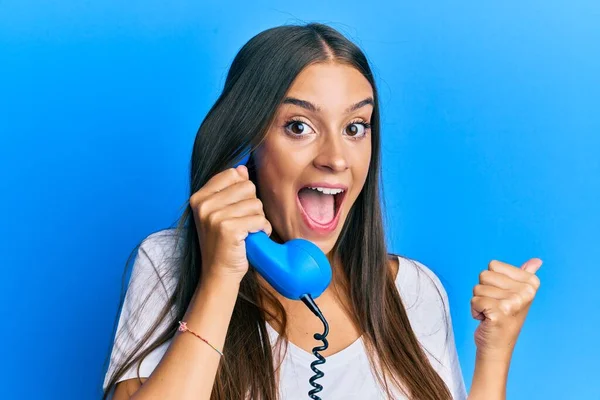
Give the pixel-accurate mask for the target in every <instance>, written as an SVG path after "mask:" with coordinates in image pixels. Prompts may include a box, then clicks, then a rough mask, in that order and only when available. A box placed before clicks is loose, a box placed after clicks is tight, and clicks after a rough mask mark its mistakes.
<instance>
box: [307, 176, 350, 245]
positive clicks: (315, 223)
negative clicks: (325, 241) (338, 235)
mask: <svg viewBox="0 0 600 400" xmlns="http://www.w3.org/2000/svg"><path fill="white" fill-rule="evenodd" d="M335 186H336V187H332V186H331V185H323V186H319V185H318V184H315V185H314V186H313V185H311V186H305V187H303V188H302V189H300V190H299V191H298V194H297V196H296V198H297V202H298V207H299V208H300V213H301V214H302V219H303V220H304V223H305V224H306V225H307V226H308V227H309V228H310V229H312V230H313V231H315V232H317V233H321V234H326V233H329V232H331V231H333V230H335V229H336V227H337V225H338V222H339V219H340V214H341V212H340V210H341V209H342V204H343V202H344V198H345V197H346V192H347V188H346V187H344V186H340V185H335Z"/></svg>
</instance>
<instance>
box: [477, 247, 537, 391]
mask: <svg viewBox="0 0 600 400" xmlns="http://www.w3.org/2000/svg"><path fill="white" fill-rule="evenodd" d="M541 265H542V260H540V259H539V258H532V259H530V260H529V261H527V262H526V263H525V264H523V265H522V266H521V267H520V268H518V267H515V266H513V265H510V264H507V263H503V262H500V261H497V260H492V261H491V262H490V263H489V265H488V269H487V270H485V271H483V272H481V274H480V275H479V284H478V285H475V287H474V288H473V298H472V299H471V314H472V316H473V318H475V319H478V320H480V321H481V323H480V324H479V326H478V327H477V329H476V331H475V344H476V345H477V357H476V359H475V372H474V374H473V382H472V384H471V391H470V393H469V397H468V399H469V400H479V399H485V400H504V399H506V384H507V380H508V369H509V367H510V360H511V359H512V352H513V350H514V347H515V344H516V342H517V338H518V337H519V334H520V332H521V328H522V327H523V323H524V322H525V318H526V317H527V313H528V312H529V308H530V306H531V303H532V302H533V299H534V297H535V295H536V293H537V290H538V288H539V287H540V280H539V278H538V277H537V276H536V275H535V273H536V272H537V270H538V269H539V268H540V267H541Z"/></svg>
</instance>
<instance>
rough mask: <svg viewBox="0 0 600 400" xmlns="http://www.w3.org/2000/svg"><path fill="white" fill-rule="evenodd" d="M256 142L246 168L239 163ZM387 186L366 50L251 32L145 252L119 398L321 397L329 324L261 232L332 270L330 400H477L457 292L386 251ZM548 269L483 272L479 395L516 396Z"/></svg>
mask: <svg viewBox="0 0 600 400" xmlns="http://www.w3.org/2000/svg"><path fill="white" fill-rule="evenodd" d="M244 148H250V149H251V150H252V153H251V158H250V161H249V164H248V167H245V166H239V167H237V168H232V167H231V166H232V165H234V163H235V162H236V160H237V159H238V158H239V156H240V149H244ZM379 179H380V119H379V102H378V95H377V89H376V86H375V82H374V79H373V75H372V73H371V69H370V67H369V64H368V62H367V60H366V58H365V55H364V54H363V53H362V52H361V50H360V49H359V48H358V47H357V46H356V45H354V44H353V43H351V42H350V41H348V40H347V39H346V38H345V37H344V36H342V35H341V34H340V33H339V32H337V31H336V30H334V29H332V28H330V27H328V26H326V25H321V24H309V25H306V26H282V27H277V28H273V29H269V30H266V31H264V32H262V33H260V34H258V35H257V36H255V37H254V38H252V39H251V40H250V41H249V42H248V43H247V44H246V45H245V46H244V47H243V48H242V49H241V50H240V52H239V54H238V55H237V56H236V58H235V59H234V61H233V63H232V65H231V69H230V70H229V74H228V76H227V81H226V83H225V87H224V89H223V93H222V94H221V96H220V97H219V98H218V100H217V101H216V103H215V105H214V106H213V107H212V109H211V110H210V111H209V113H208V115H207V116H206V118H205V120H204V121H203V123H202V125H201V126H200V129H199V130H198V134H197V136H196V140H195V143H194V148H193V153H192V163H191V180H190V186H191V193H190V195H191V197H190V199H189V205H188V207H187V208H186V210H185V212H184V214H183V215H182V217H181V220H180V223H179V225H178V227H177V228H176V229H170V230H165V231H161V232H158V233H155V234H152V235H150V236H149V237H148V238H146V239H145V240H144V241H143V242H142V244H141V245H140V247H139V250H138V252H137V257H136V259H135V262H134V266H133V272H132V275H131V278H130V283H129V286H128V289H127V293H126V296H125V298H124V303H123V307H122V309H121V312H120V318H119V320H118V326H117V331H116V337H115V341H114V345H113V349H112V353H111V357H110V364H109V368H108V371H107V373H106V377H105V382H104V391H105V398H106V397H113V396H114V397H113V398H114V399H130V398H133V399H179V400H184V399H213V400H216V399H219V400H232V399H265V400H272V399H277V398H279V399H306V398H308V391H309V390H311V389H313V387H312V386H311V385H310V384H309V382H308V379H309V378H310V377H311V376H313V375H314V372H313V371H312V370H311V369H310V363H311V362H312V361H314V360H315V357H314V356H313V354H312V353H311V350H312V348H313V347H315V346H318V345H320V344H321V342H318V341H316V340H315V339H314V338H313V334H314V333H317V332H322V329H323V326H322V324H321V321H320V320H319V319H317V318H316V317H315V316H314V315H313V314H312V313H311V312H310V311H309V310H308V309H307V308H306V307H305V305H304V304H303V303H302V302H300V301H293V300H289V299H287V298H285V297H283V296H281V295H280V294H279V293H277V292H276V291H275V290H274V289H273V288H272V287H271V286H270V285H269V284H268V283H267V282H266V281H265V280H264V279H263V278H262V277H261V276H260V275H259V274H258V273H257V272H256V271H255V270H254V269H253V268H252V266H251V265H249V262H248V260H247V258H246V253H245V243H244V239H245V238H246V237H247V235H248V233H249V232H257V231H260V230H263V231H265V232H266V233H267V234H269V235H270V237H271V239H273V240H274V241H276V242H278V243H284V242H286V241H288V240H291V239H293V238H297V237H302V238H305V239H308V240H310V241H312V242H313V243H315V244H316V245H317V246H319V248H320V249H321V250H322V251H323V252H324V253H325V254H326V255H327V257H328V259H329V260H330V263H331V266H332V270H333V278H332V282H331V285H330V286H329V288H328V289H327V290H326V291H325V292H324V293H323V294H322V295H321V296H320V297H318V299H317V303H318V305H319V307H320V309H321V310H322V311H323V314H324V315H325V316H326V318H327V320H328V321H329V327H330V331H329V335H328V337H327V339H328V341H329V348H328V349H327V350H325V351H322V352H321V354H322V355H323V356H325V357H326V360H327V361H326V363H325V364H322V365H320V366H319V369H320V370H321V371H323V372H324V373H325V375H324V376H323V377H321V378H320V379H318V380H317V381H316V382H317V383H319V384H321V385H322V386H323V389H322V391H320V392H319V393H318V394H317V395H318V396H319V397H320V398H322V399H324V400H335V399H385V398H389V399H415V400H425V399H428V400H440V399H465V398H467V393H466V389H465V385H464V381H463V377H462V374H461V369H460V366H459V363H458V357H457V353H456V346H455V343H454V335H453V332H452V322H451V319H450V313H449V309H448V300H447V297H446V292H445V290H444V288H443V286H442V284H441V283H440V281H439V279H438V278H437V276H436V275H435V274H434V273H433V272H432V271H431V270H430V269H429V268H427V267H426V266H425V265H423V264H421V263H419V262H417V261H415V260H411V259H409V258H406V257H402V256H398V255H393V254H388V253H387V249H386V245H385V243H386V240H385V234H384V230H383V223H382V211H381V209H380V186H379ZM332 189H333V191H332ZM540 264H541V260H539V259H532V260H530V261H529V262H528V263H526V265H524V266H523V267H522V268H517V267H514V266H511V265H508V264H504V263H501V262H498V261H492V262H490V264H489V266H488V269H487V270H485V271H483V272H482V273H481V275H480V284H479V285H477V286H476V287H475V288H474V297H473V300H472V302H471V304H472V312H473V317H474V318H477V319H480V320H481V321H482V322H481V324H480V326H479V328H478V329H477V332H476V335H475V341H476V345H477V363H476V368H475V375H474V377H473V385H472V387H471V390H470V393H469V397H468V398H469V399H486V400H493V399H504V397H505V387H506V377H507V373H508V367H509V364H510V359H511V356H512V349H513V347H514V344H515V341H516V339H517V336H518V334H519V332H520V329H521V326H522V324H523V321H524V318H525V316H526V314H527V311H528V308H529V305H530V303H531V301H532V300H533V297H534V295H535V293H536V290H537V288H538V286H539V280H538V279H537V277H536V276H535V271H536V270H537V269H538V268H539V266H540ZM314 398H317V397H314Z"/></svg>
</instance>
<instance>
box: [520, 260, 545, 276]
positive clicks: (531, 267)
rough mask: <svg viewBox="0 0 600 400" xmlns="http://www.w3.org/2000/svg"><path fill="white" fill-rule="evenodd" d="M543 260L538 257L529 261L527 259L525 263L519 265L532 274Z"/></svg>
mask: <svg viewBox="0 0 600 400" xmlns="http://www.w3.org/2000/svg"><path fill="white" fill-rule="evenodd" d="M542 263H543V261H542V260H540V259H539V258H532V259H530V260H529V261H527V262H526V263H525V264H523V265H522V266H521V269H522V270H525V271H527V272H531V273H532V274H535V273H536V272H537V270H538V269H540V267H541V266H542Z"/></svg>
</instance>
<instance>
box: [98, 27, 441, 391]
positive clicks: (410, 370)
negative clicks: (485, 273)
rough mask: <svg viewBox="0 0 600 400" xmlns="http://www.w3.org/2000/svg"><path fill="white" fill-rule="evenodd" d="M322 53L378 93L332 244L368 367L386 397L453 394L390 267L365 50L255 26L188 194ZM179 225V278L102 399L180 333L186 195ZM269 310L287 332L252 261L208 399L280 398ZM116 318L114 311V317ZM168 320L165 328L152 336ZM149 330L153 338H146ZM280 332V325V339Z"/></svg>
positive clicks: (203, 132) (191, 272)
mask: <svg viewBox="0 0 600 400" xmlns="http://www.w3.org/2000/svg"><path fill="white" fill-rule="evenodd" d="M319 62H338V63H344V64H346V65H350V66H353V67H354V68H356V69H357V70H358V71H360V72H361V73H362V74H363V75H364V76H365V78H366V79H367V80H368V81H369V82H370V83H371V85H372V87H373V92H374V103H375V104H374V108H373V113H372V118H371V125H372V129H371V140H372V156H371V162H370V166H369V172H368V176H367V179H366V182H365V185H364V187H363V190H362V192H361V193H360V195H359V196H358V198H357V200H356V202H355V204H354V205H353V206H352V208H351V210H350V212H349V214H348V218H347V219H346V221H345V223H344V226H343V229H342V232H341V234H340V237H339V238H338V240H337V242H336V245H335V247H334V249H333V257H335V258H337V259H339V260H340V261H341V262H340V265H342V266H343V267H342V268H343V273H344V274H345V279H346V280H347V283H348V285H347V288H346V289H347V293H346V296H347V297H348V298H349V305H350V308H351V310H350V311H351V312H352V315H353V316H354V318H355V319H356V321H357V323H358V327H359V329H360V330H361V332H362V334H363V339H364V340H365V345H366V347H367V349H368V350H369V358H370V361H371V366H372V368H373V369H374V371H375V373H376V376H377V377H378V380H379V382H380V384H381V385H382V387H384V388H386V390H387V391H388V396H390V398H391V392H390V391H389V390H390V389H389V388H390V383H391V385H392V386H394V387H396V388H397V389H399V390H400V391H404V392H405V394H406V396H407V397H409V398H411V399H414V400H446V399H451V395H450V392H449V390H448V388H447V387H446V385H445V383H444V381H443V380H442V379H441V378H440V376H439V375H438V374H437V372H436V371H435V370H434V368H433V367H432V366H431V364H430V363H429V361H428V359H427V357H426V354H425V353H424V350H423V348H422V347H421V346H420V344H419V342H418V341H417V338H416V336H415V334H414V332H413V330H412V329H411V326H410V322H409V319H408V317H407V313H406V310H405V307H404V305H403V303H402V301H401V298H400V295H399V293H398V289H397V287H396V285H395V282H394V278H395V277H394V274H393V272H392V270H391V269H390V268H389V267H388V265H389V264H388V253H387V249H386V244H385V234H384V226H383V216H382V211H381V210H382V208H381V206H380V201H381V198H380V188H381V187H380V174H381V173H380V118H379V102H378V95H377V89H376V85H375V80H374V78H373V74H372V72H371V69H370V66H369V63H368V61H367V59H366V57H365V55H364V54H363V52H362V51H361V50H360V49H359V48H358V47H357V46H356V45H355V44H353V43H352V42H351V41H349V40H348V39H346V38H345V37H344V36H343V35H342V34H341V33H339V32H338V31H337V30H335V29H333V28H331V27H329V26H327V25H323V24H316V23H311V24H308V25H303V26H298V25H287V26H280V27H276V28H271V29H268V30H266V31H264V32H261V33H259V34H258V35H256V36H254V37H253V38H252V39H250V41H248V43H246V44H245V45H244V46H243V47H242V48H241V49H240V51H239V52H238V54H237V55H236V57H235V59H234V61H233V62H232V65H231V68H230V70H229V73H228V76H227V80H226V82H225V86H224V89H223V92H222V93H221V95H220V96H219V98H218V99H217V101H216V102H215V104H214V105H213V107H212V108H211V109H210V111H209V112H208V114H207V116H206V118H205V119H204V121H203V122H202V124H201V125H200V128H199V130H198V132H197V135H196V139H195V142H194V148H193V151H192V160H191V171H190V196H191V194H193V193H195V192H196V191H197V190H199V189H200V188H201V187H202V186H203V185H204V184H205V183H206V182H207V181H208V180H209V179H210V178H211V177H212V176H214V175H215V174H217V173H218V172H220V171H222V170H224V169H226V168H229V167H231V166H232V165H233V163H234V162H235V160H237V159H238V158H239V156H240V154H241V151H243V149H244V148H246V147H249V148H251V149H255V148H256V147H257V146H258V145H260V143H261V142H262V140H263V139H264V137H265V135H266V132H267V130H268V128H269V126H270V124H271V122H272V120H273V116H274V114H275V110H277V107H278V106H279V104H280V102H281V101H282V99H283V98H284V96H285V94H286V92H287V90H288V88H289V87H290V85H291V84H292V82H293V81H294V79H295V77H296V76H297V75H298V74H299V73H300V71H301V70H302V69H303V68H305V67H306V66H308V65H310V64H313V63H319ZM249 170H250V177H251V179H253V181H254V182H256V180H255V170H254V168H253V160H252V158H251V159H250V163H249ZM174 232H175V236H176V241H177V246H176V247H177V248H181V249H182V250H181V252H180V253H178V255H177V258H176V265H177V267H176V268H174V269H173V270H172V271H170V273H173V274H175V275H176V276H175V278H176V282H177V284H176V287H175V289H174V291H173V290H171V291H170V292H169V293H168V298H169V301H168V303H167V304H165V307H164V309H163V310H162V312H161V314H160V316H159V318H158V320H157V321H155V323H154V325H153V327H152V328H151V329H150V330H149V331H148V332H145V336H144V338H143V340H142V341H141V342H140V343H138V344H137V346H136V348H134V349H132V350H131V353H130V354H127V357H126V358H125V360H124V361H123V362H122V363H120V365H118V366H117V368H116V369H115V370H114V373H113V374H112V376H111V377H110V380H109V384H108V388H107V389H106V392H105V396H104V398H106V396H107V394H108V393H109V392H110V390H111V389H112V388H113V387H114V386H115V385H116V382H117V380H118V379H119V377H120V376H122V375H123V373H124V372H125V371H126V370H127V369H129V368H130V367H131V366H132V365H135V364H138V363H141V360H143V359H144V358H145V357H146V356H147V355H148V354H149V353H150V352H152V351H153V350H154V349H156V348H157V347H159V346H160V345H162V344H164V343H165V342H167V341H168V340H169V339H171V338H172V337H173V336H174V334H175V332H176V331H177V328H178V322H177V321H179V320H181V319H182V318H183V316H184V314H185V312H186V310H187V307H188V304H189V302H190V300H191V298H192V295H193V294H194V291H195V289H196V287H197V286H198V282H199V278H200V275H201V270H202V263H201V259H202V258H201V249H200V246H199V242H198V237H197V233H196V226H195V222H194V218H193V214H192V210H191V209H190V207H189V204H188V205H186V209H185V211H184V212H183V213H182V216H181V218H180V219H179V223H178V224H177V227H176V229H175V230H174ZM134 251H135V250H134ZM132 255H133V253H132ZM128 264H129V263H128ZM124 276H125V274H124ZM158 279H162V277H161V276H158ZM164 286H165V285H163V289H165V287H164ZM124 287H125V286H124ZM159 289H160V286H158V289H157V290H159ZM122 295H124V293H123V294H122ZM122 302H123V298H122V299H121V304H122ZM265 302H268V304H271V305H272V309H273V308H274V309H276V310H278V312H277V313H276V315H273V313H268V312H267V310H266V309H265V308H264V307H263V306H261V304H265ZM172 310H174V311H172ZM173 317H175V318H173ZM267 317H269V318H278V321H280V323H281V324H282V325H283V327H282V331H283V332H285V325H286V317H285V311H284V309H283V307H282V305H281V304H280V303H279V302H278V301H277V300H276V299H275V298H274V297H273V296H272V295H270V294H269V293H268V292H267V291H266V290H265V289H263V288H262V287H261V285H259V284H258V280H257V277H256V272H255V270H254V269H253V268H251V269H250V271H249V272H248V273H247V274H246V275H245V277H244V278H243V279H242V282H241V285H240V290H239V295H238V299H237V301H236V304H235V307H234V310H233V314H232V317H231V322H230V325H229V329H228V331H227V337H226V339H225V345H224V357H223V359H222V362H221V363H220V365H219V368H218V370H217V375H216V380H215V384H214V387H213V391H212V394H211V400H232V399H244V398H246V396H247V395H250V398H251V399H264V400H275V399H277V391H278V389H277V381H276V375H275V372H276V370H277V368H278V366H277V367H276V366H275V363H274V360H273V351H272V348H271V343H270V341H269V336H268V333H267V330H266V325H265V324H266V322H265V319H266V318H267ZM117 321H118V315H117V320H115V326H116V322H117ZM125 322H126V323H132V322H133V321H125ZM165 323H166V325H167V328H166V329H162V330H161V332H160V333H159V334H158V336H153V334H156V332H155V331H156V330H157V329H159V326H165ZM130 329H134V328H130ZM151 336H153V337H155V338H156V339H154V340H153V341H152V342H151V343H148V341H149V339H150V337H151ZM284 338H285V334H282V335H281V336H280V337H279V340H283V339H284ZM278 343H279V342H278ZM141 349H143V350H142V351H141ZM138 377H139V365H138Z"/></svg>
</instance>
